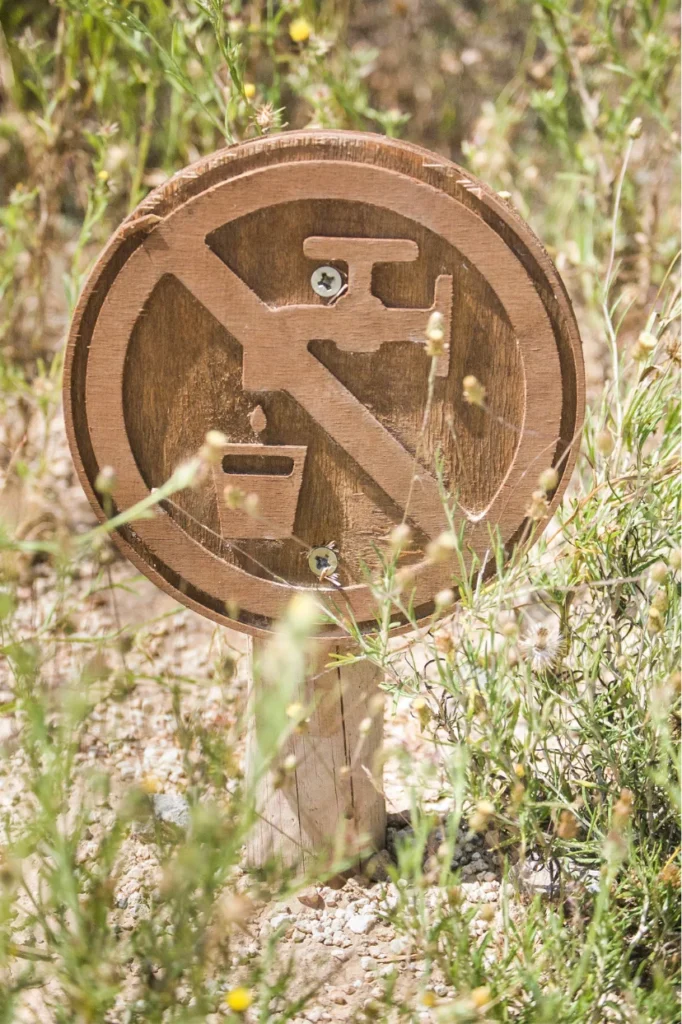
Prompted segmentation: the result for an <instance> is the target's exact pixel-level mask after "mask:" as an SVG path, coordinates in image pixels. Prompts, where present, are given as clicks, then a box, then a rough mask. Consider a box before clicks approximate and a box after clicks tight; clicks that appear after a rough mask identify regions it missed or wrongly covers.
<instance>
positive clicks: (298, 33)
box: [289, 18, 312, 43]
mask: <svg viewBox="0 0 682 1024" xmlns="http://www.w3.org/2000/svg"><path fill="white" fill-rule="evenodd" d="M311 32H312V26H311V24H310V22H309V21H308V19H307V18H294V20H293V21H292V23H291V24H290V25H289V35H290V36H291V38H292V40H293V41H294V42H295V43H305V41H306V40H307V39H310V33H311Z"/></svg>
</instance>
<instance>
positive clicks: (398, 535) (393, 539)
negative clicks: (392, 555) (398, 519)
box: [388, 523, 412, 552]
mask: <svg viewBox="0 0 682 1024" xmlns="http://www.w3.org/2000/svg"><path fill="white" fill-rule="evenodd" d="M411 540H412V530H411V529H410V528H409V526H408V525H407V523H398V525H397V526H394V527H393V529H392V530H391V532H390V534H389V536H388V543H389V545H390V547H391V550H392V551H393V552H398V551H402V549H403V548H404V547H407V545H408V544H409V543H410V541H411Z"/></svg>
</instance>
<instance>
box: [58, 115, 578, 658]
mask: <svg viewBox="0 0 682 1024" xmlns="http://www.w3.org/2000/svg"><path fill="white" fill-rule="evenodd" d="M339 140H342V141H343V142H344V143H345V144H346V145H347V144H348V143H349V142H350V143H351V144H352V143H357V144H358V145H360V144H364V145H367V143H368V142H369V143H371V145H372V146H373V147H375V149H376V152H377V157H381V158H382V160H383V162H384V165H385V166H387V167H392V166H393V165H394V164H395V163H396V161H397V159H398V158H402V159H405V158H406V156H407V155H409V156H411V157H413V158H417V159H418V160H419V161H420V162H421V163H422V164H423V165H424V166H425V167H428V168H429V170H428V172H427V174H428V177H430V178H436V179H438V178H440V179H441V181H436V182H435V183H434V184H435V185H436V187H438V188H440V189H441V190H442V191H447V192H448V193H449V194H451V195H453V198H456V199H457V200H459V201H460V202H461V203H462V205H467V206H469V208H470V209H473V210H474V211H475V212H476V213H478V214H479V216H481V217H482V219H483V220H484V221H485V222H487V223H488V224H490V225H491V226H492V227H493V228H494V229H495V230H496V233H497V234H502V232H503V231H504V232H505V234H506V235H507V236H508V237H507V238H505V241H506V242H507V245H509V246H510V248H513V251H514V254H515V255H516V256H517V257H518V258H519V259H520V260H521V262H523V259H522V257H523V255H526V258H527V259H529V260H531V261H534V262H535V264H536V266H538V267H539V268H540V269H541V271H542V272H543V275H544V277H545V278H546V279H547V282H548V286H549V288H550V290H551V291H552V293H553V297H554V300H555V302H556V310H555V313H557V314H558V315H559V316H560V318H561V321H562V323H561V334H562V337H563V340H564V341H568V342H569V345H568V346H565V347H566V348H567V350H568V351H569V352H570V355H571V366H569V367H568V369H569V371H572V373H573V376H574V381H575V391H574V395H573V399H574V402H573V409H572V411H569V419H570V420H571V421H572V424H573V426H572V429H571V431H570V437H572V438H573V439H574V440H575V436H576V434H577V432H578V428H579V425H581V424H582V419H583V413H584V381H583V363H582V351H581V346H580V339H579V335H578V329H577V325H576V322H575V318H574V316H573V312H572V309H571V305H570V300H569V299H568V296H567V294H566V291H565V288H564V286H563V283H562V282H561V279H560V278H559V275H558V273H557V271H556V269H555V268H554V266H553V264H552V263H551V260H550V259H549V256H548V255H547V253H546V252H545V250H544V249H543V248H542V246H541V244H540V243H539V242H538V240H537V238H536V237H535V235H534V234H533V233H532V232H531V230H530V228H529V227H528V226H527V225H526V224H525V222H523V221H522V220H521V219H520V218H519V217H518V215H517V214H516V213H515V211H513V209H512V208H510V207H509V206H508V205H507V204H506V203H503V202H502V200H500V199H499V197H497V196H496V195H495V194H494V193H493V192H492V191H491V190H490V189H488V188H487V187H486V186H485V185H483V184H482V183H479V182H477V181H476V180H475V179H473V178H472V177H471V175H469V174H468V173H467V172H465V171H463V170H462V169H460V168H459V167H457V165H455V164H453V163H451V162H450V161H447V160H444V159H441V158H438V157H435V156H434V154H432V153H429V152H428V151H427V150H424V149H421V148H419V147H416V146H413V145H411V144H406V143H400V142H396V141H395V140H389V139H385V138H383V137H381V136H374V135H369V134H364V133H362V134H361V133H355V132H292V133H287V134H286V135H280V136H273V137H268V138H265V139H258V140H254V141H252V142H247V143H242V144H240V145H238V146H235V147H230V148H227V149H224V150H220V151H218V152H217V153H215V154H213V155H211V156H209V157H207V158H204V159H202V160H200V161H198V162H197V163H195V164H193V165H191V166H190V167H189V168H186V169H184V170H183V171H180V172H179V173H178V174H176V175H175V176H174V177H173V178H171V179H170V180H169V181H168V182H166V183H165V184H164V185H162V186H160V187H159V188H158V189H156V190H155V191H154V192H153V193H151V194H150V195H149V196H148V197H147V199H146V200H145V201H144V202H143V203H142V204H141V206H140V207H138V209H137V210H136V211H134V213H133V214H132V215H131V216H130V217H129V218H128V219H127V220H126V221H124V223H123V224H122V225H121V227H120V228H119V229H118V230H117V231H116V232H115V234H114V235H113V236H112V239H111V240H110V242H109V244H108V245H107V247H106V248H105V250H104V251H103V253H102V254H101V256H100V258H99V260H98V262H97V264H96V266H95V269H94V270H93V272H92V274H91V275H90V277H89V279H88V281H87V283H86V285H85V287H84V289H83V292H82V294H81V297H80V299H79V302H78V305H77V308H76V311H75V314H74V318H73V322H72V327H71V331H70V335H69V340H68V344H67V351H66V357H65V367H64V415H65V423H66V429H67V435H68V438H69V443H70V446H71V450H72V454H73V457H74V462H75V464H76V468H77V472H78V475H79V478H80V481H81V483H82V485H83V488H84V490H85V492H86V494H87V496H88V499H89V501H90V504H91V506H92V507H93V509H94V511H95V514H96V515H97V517H98V519H99V520H100V521H101V522H103V521H105V520H106V515H105V513H104V511H103V509H102V508H101V506H100V503H99V500H98V498H97V495H96V494H95V492H94V489H93V487H92V484H91V479H94V475H93V474H92V472H91V473H90V474H89V473H88V471H87V469H86V461H87V452H85V451H84V449H85V448H86V447H87V445H88V444H89V443H90V439H89V437H88V438H87V440H85V439H83V438H82V429H81V428H80V427H79V425H78V418H79V414H80V413H81V412H82V410H79V409H78V408H77V400H76V389H75V387H74V383H75V378H76V377H77V374H78V372H79V371H78V368H77V366H76V360H77V355H78V342H79V338H80V336H81V331H82V329H83V323H84V319H85V318H86V315H87V313H88V310H89V308H90V303H91V301H92V300H93V297H94V296H95V293H96V291H97V289H98V286H99V285H100V282H101V281H102V278H103V277H104V276H105V272H106V270H107V269H108V268H110V267H111V261H112V260H113V259H114V258H115V256H116V254H117V252H119V251H121V250H123V249H125V248H126V247H128V248H130V249H131V251H132V249H134V248H135V245H134V244H133V243H134V241H135V238H136V236H137V237H139V235H140V233H141V232H144V231H145V222H148V221H149V220H150V219H152V218H153V219H154V220H156V219H157V217H158V216H165V215H167V214H169V213H170V212H171V210H176V209H178V208H179V207H180V206H181V205H182V204H183V203H184V202H187V201H188V200H189V199H191V198H192V197H193V196H197V195H199V194H200V193H202V192H205V191H206V190H207V189H208V188H210V187H211V184H213V183H216V184H217V183H218V182H219V181H221V180H225V176H223V178H221V176H220V173H221V171H222V170H223V169H224V168H226V167H228V166H229V165H230V164H234V165H238V164H239V162H240V161H241V163H242V164H245V165H246V167H247V168H248V165H249V162H251V163H252V164H253V165H255V163H257V159H258V157H259V156H260V155H261V154H262V153H263V151H264V150H268V149H276V150H278V151H279V152H280V153H281V154H282V159H283V160H286V153H287V152H290V151H292V150H294V149H296V148H297V147H301V146H303V147H307V150H306V151H308V150H309V151H310V153H311V155H316V150H317V147H318V146H321V145H329V144H330V143H333V142H335V141H336V142H338V141H339ZM348 162H349V163H350V164H351V165H353V164H354V163H355V161H353V160H349V161H348ZM358 162H361V161H358ZM363 162H367V161H363ZM239 173H241V171H240V172H237V174H235V175H234V176H229V175H228V176H227V177H228V178H229V177H236V176H238V174H239ZM211 178H214V179H215V182H212V181H211ZM453 179H454V180H455V182H456V187H455V189H453V187H452V182H453ZM415 180H417V181H419V180H425V178H424V177H419V178H416V179H415ZM444 186H447V188H446V187H444ZM458 190H459V193H460V194H453V193H456V192H457V191H458ZM157 211H158V212H157ZM516 240H518V242H517V243H516V244H513V243H515V242H516ZM523 248H525V249H526V250H527V253H525V254H524V253H523V251H522V250H523ZM124 262H125V261H124ZM117 273H118V271H117V272H116V274H117ZM109 287H110V286H106V291H107V292H108V288H109ZM543 303H544V304H545V306H546V305H547V303H546V301H545V300H544V299H543ZM97 316H99V311H97V314H96V315H95V318H94V322H96V319H97ZM550 321H551V323H552V325H553V329H554V331H555V337H556V331H557V323H556V316H555V317H551V318H550ZM94 322H93V329H94ZM557 347H558V348H559V346H557ZM565 369H566V368H565V367H564V368H562V377H563V370H565ZM563 404H564V406H566V400H565V399H564V403H563ZM563 412H564V414H565V413H566V409H564V410H563ZM86 423H87V421H86ZM578 447H579V446H578V444H577V443H573V444H566V443H564V450H563V452H562V453H561V457H560V462H561V465H562V467H563V468H562V471H561V478H560V482H559V486H558V487H557V489H556V491H555V493H554V495H553V499H552V501H551V504H550V508H549V510H548V515H547V517H546V520H545V521H544V522H543V524H542V527H544V525H546V522H547V521H548V520H549V518H550V516H551V514H552V513H553V511H554V509H555V508H556V506H557V505H558V503H559V501H560V500H561V497H562V495H563V492H564V490H565V488H566V486H567V484H568V481H569V479H570V474H571V471H572V469H573V466H574V464H575V460H576V457H577V451H578ZM522 529H523V523H521V524H520V527H519V530H517V533H516V534H515V537H518V536H519V534H520V532H521V530H522ZM112 539H113V540H114V542H115V543H116V545H117V546H118V547H119V549H120V550H121V551H122V552H123V554H125V555H126V557H127V558H129V559H130V560H131V561H132V562H133V564H134V565H136V566H137V568H138V569H140V571H141V572H142V573H143V574H144V575H146V576H147V577H148V578H149V579H151V580H152V582H154V583H155V584H156V585H157V586H159V587H160V588H161V589H163V590H165V591H166V592H167V593H169V594H171V595H172V596H173V597H175V598H176V599H177V600H179V601H180V602H181V603H182V604H184V605H186V606H188V607H190V608H193V609H194V610H196V611H199V612H200V613H201V614H203V615H205V616H206V617H208V618H210V619H213V620H214V621H216V622H219V623H221V624H223V625H228V626H232V627H233V628H237V629H239V630H240V631H242V632H247V633H251V634H252V635H256V636H264V635H267V634H268V633H269V632H270V628H269V626H270V623H262V624H260V623H258V622H257V621H256V620H255V617H254V616H252V621H249V622H244V621H235V620H234V619H231V618H230V617H229V616H228V615H227V614H223V613H221V612H217V611H216V610H214V609H213V608H211V607H208V606H206V605H205V604H202V603H201V601H200V600H198V599H197V598H196V597H195V596H193V595H192V594H191V593H189V592H186V591H185V590H183V582H184V581H182V580H180V579H177V578H176V579H174V578H173V577H174V576H175V574H174V572H173V570H172V568H171V567H169V566H166V565H164V564H163V563H162V562H161V561H160V560H156V564H154V562H153V561H151V560H148V558H149V555H148V556H147V557H145V555H144V554H143V553H142V552H141V551H140V550H139V548H138V543H139V542H138V538H137V537H136V534H135V530H134V527H133V528H126V530H125V532H116V533H115V534H113V535H112ZM136 542H137V543H136ZM169 577H170V578H169ZM189 589H192V588H191V587H190V588H189ZM310 589H312V588H310ZM428 618H429V616H428V615H426V616H424V617H423V618H422V620H421V621H422V622H424V621H426V620H427V619H428ZM409 628H411V627H410V626H409V624H406V625H405V626H403V627H402V628H400V627H399V628H398V629H396V630H395V633H396V634H397V633H399V632H403V631H405V630H408V629H409ZM337 635H338V634H337V633H336V632H328V633H326V634H325V636H326V637H328V638H329V637H334V636H337Z"/></svg>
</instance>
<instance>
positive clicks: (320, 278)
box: [310, 267, 343, 299]
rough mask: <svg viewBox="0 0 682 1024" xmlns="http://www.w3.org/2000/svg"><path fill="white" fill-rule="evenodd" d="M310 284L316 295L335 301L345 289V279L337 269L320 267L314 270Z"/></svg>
mask: <svg viewBox="0 0 682 1024" xmlns="http://www.w3.org/2000/svg"><path fill="white" fill-rule="evenodd" d="M310 283H311V285H312V286H313V291H314V292H315V294H316V295H320V296H322V298H323V299H333V298H334V296H335V295H338V294H339V292H340V291H341V289H342V288H343V278H342V277H341V274H340V273H339V272H338V270H337V269H336V267H318V268H317V270H313V273H312V277H311V278H310Z"/></svg>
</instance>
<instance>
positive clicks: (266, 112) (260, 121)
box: [256, 103, 277, 134]
mask: <svg viewBox="0 0 682 1024" xmlns="http://www.w3.org/2000/svg"><path fill="white" fill-rule="evenodd" d="M276 122H277V115H276V114H275V108H274V107H273V105H272V103H264V104H263V105H262V106H261V107H259V108H258V110H257V111H256V124H257V125H258V127H259V128H260V130H261V131H262V132H263V134H266V133H267V132H269V131H270V129H271V128H274V127H275V124H276Z"/></svg>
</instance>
